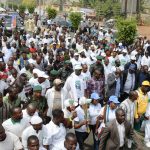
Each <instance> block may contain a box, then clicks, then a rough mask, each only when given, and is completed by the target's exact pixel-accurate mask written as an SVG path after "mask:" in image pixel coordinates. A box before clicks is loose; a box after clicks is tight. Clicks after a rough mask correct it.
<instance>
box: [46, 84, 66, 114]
mask: <svg viewBox="0 0 150 150" xmlns="http://www.w3.org/2000/svg"><path fill="white" fill-rule="evenodd" d="M60 92H61V106H62V109H64V101H65V100H66V99H67V96H66V93H67V92H65V89H63V88H62V89H61V91H60ZM54 95H55V89H54V87H52V88H51V89H48V90H47V92H46V94H45V97H46V99H47V104H48V111H47V116H52V109H53V102H54Z"/></svg>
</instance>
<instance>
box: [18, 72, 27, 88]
mask: <svg viewBox="0 0 150 150" xmlns="http://www.w3.org/2000/svg"><path fill="white" fill-rule="evenodd" d="M19 79H20V81H21V83H22V84H23V85H26V84H27V81H28V77H27V74H25V73H22V74H21V75H20V76H19Z"/></svg>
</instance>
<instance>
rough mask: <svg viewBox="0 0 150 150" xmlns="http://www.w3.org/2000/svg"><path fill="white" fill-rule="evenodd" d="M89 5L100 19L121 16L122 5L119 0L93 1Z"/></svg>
mask: <svg viewBox="0 0 150 150" xmlns="http://www.w3.org/2000/svg"><path fill="white" fill-rule="evenodd" d="M89 3H90V6H91V7H92V8H94V9H95V10H96V14H97V16H98V17H105V18H111V17H112V16H119V15H121V3H120V2H119V1H117V0H91V1H89Z"/></svg>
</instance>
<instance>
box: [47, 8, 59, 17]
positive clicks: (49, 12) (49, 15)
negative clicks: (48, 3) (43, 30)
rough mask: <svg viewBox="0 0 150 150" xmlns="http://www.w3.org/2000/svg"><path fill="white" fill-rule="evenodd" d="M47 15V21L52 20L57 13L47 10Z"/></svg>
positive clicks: (51, 9)
mask: <svg viewBox="0 0 150 150" xmlns="http://www.w3.org/2000/svg"><path fill="white" fill-rule="evenodd" d="M47 14H48V18H49V19H54V18H55V17H56V15H57V11H56V10H55V9H53V8H50V7H49V8H47Z"/></svg>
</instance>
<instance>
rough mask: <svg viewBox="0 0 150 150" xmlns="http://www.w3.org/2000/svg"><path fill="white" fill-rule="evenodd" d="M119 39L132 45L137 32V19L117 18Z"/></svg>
mask: <svg viewBox="0 0 150 150" xmlns="http://www.w3.org/2000/svg"><path fill="white" fill-rule="evenodd" d="M117 30H118V33H117V40H118V41H121V42H123V43H124V44H126V45H130V44H132V43H133V42H134V39H135V36H136V34H137V29H136V21H135V20H123V19H118V20H117Z"/></svg>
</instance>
